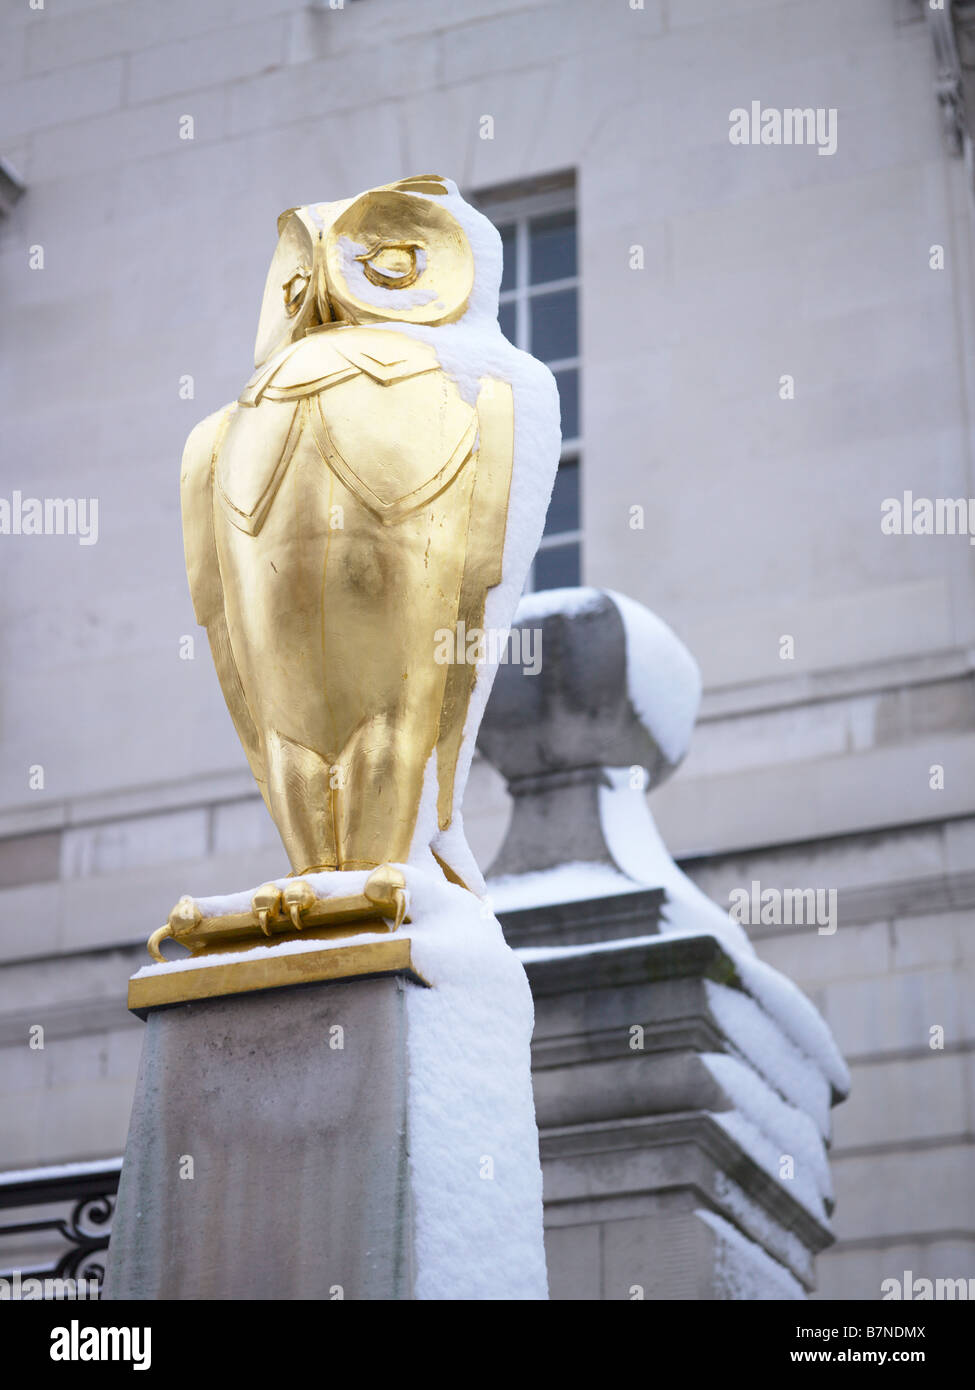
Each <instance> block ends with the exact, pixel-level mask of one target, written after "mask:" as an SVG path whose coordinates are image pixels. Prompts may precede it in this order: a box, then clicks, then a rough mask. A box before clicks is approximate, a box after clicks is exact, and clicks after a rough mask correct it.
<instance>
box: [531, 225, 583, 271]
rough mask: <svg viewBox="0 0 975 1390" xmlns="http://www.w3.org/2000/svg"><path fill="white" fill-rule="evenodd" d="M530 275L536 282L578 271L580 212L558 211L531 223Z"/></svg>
mask: <svg viewBox="0 0 975 1390" xmlns="http://www.w3.org/2000/svg"><path fill="white" fill-rule="evenodd" d="M528 266H529V270H528V278H529V282H530V283H531V284H532V285H541V284H544V283H545V281H546V280H564V279H566V278H567V277H568V276H570V275H575V273H576V215H575V213H574V212H557V213H555V214H553V215H552V216H550V217H533V218H532V219H531V221H530V222H529V224H528Z"/></svg>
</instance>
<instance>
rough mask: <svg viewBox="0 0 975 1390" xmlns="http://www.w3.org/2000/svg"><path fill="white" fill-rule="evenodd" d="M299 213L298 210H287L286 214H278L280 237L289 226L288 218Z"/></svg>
mask: <svg viewBox="0 0 975 1390" xmlns="http://www.w3.org/2000/svg"><path fill="white" fill-rule="evenodd" d="M297 211H298V208H285V210H284V212H281V213H278V236H280V235H281V233H282V232H283V231H284V229H285V227H286V226H287V223H288V218H289V217H290V216H291V214H292V213H293V212H297Z"/></svg>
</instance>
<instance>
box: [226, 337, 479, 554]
mask: <svg viewBox="0 0 975 1390" xmlns="http://www.w3.org/2000/svg"><path fill="white" fill-rule="evenodd" d="M309 437H310V438H311V439H312V440H313V441H314V445H315V447H316V448H317V451H318V454H319V455H320V457H321V461H322V467H323V468H327V469H330V470H331V471H332V473H333V474H334V475H335V476H336V477H337V478H338V479H339V481H340V482H341V483H342V484H343V485H344V486H345V487H346V488H347V489H348V490H349V491H350V492H351V493H352V494H353V495H354V496H355V497H356V498H357V499H358V500H359V501H360V502H361V503H362V505H363V506H364V507H366V508H367V509H368V510H369V512H371V513H372V514H373V515H374V516H375V517H376V518H377V519H378V520H379V521H380V522H381V523H383V524H384V525H395V523H396V522H398V521H400V520H402V519H403V518H404V517H406V516H408V515H410V514H411V513H413V512H415V511H416V510H418V509H419V508H421V507H423V506H424V505H425V504H426V503H427V502H429V501H430V500H432V498H434V497H436V496H438V495H439V494H440V493H441V492H443V490H444V489H445V488H447V487H449V486H450V484H451V483H452V482H453V481H454V479H455V478H456V477H457V475H458V474H459V473H460V472H461V470H462V469H463V468H464V466H465V464H467V463H468V461H469V460H470V459H471V458H472V456H473V454H474V451H475V447H476V445H477V438H478V422H477V413H476V411H475V410H474V408H473V407H472V406H470V405H468V404H467V403H466V402H465V401H464V400H463V399H462V397H461V396H460V394H459V392H458V391H457V388H456V386H455V385H454V384H453V382H452V381H451V380H450V378H449V377H448V376H447V375H446V374H445V373H444V371H443V370H442V368H441V366H440V362H439V360H438V358H437V355H436V353H435V351H434V350H433V348H431V347H430V346H428V345H427V344H426V343H422V342H419V341H417V340H416V339H414V338H411V337H409V336H407V335H406V334H402V333H393V332H388V331H386V330H383V329H369V328H362V327H347V328H346V327H342V328H331V329H327V330H324V331H320V332H317V333H315V332H313V333H310V334H309V335H308V336H307V337H305V338H303V339H301V340H300V341H299V342H298V343H295V344H292V345H290V346H289V347H287V348H286V349H284V351H282V352H280V353H278V354H277V355H276V356H275V357H273V358H272V359H271V360H270V362H267V363H265V364H263V366H262V367H261V368H259V369H258V371H257V372H256V373H255V374H254V376H253V377H252V378H251V380H250V381H249V382H248V384H247V386H246V387H245V388H244V391H243V393H242V394H241V396H240V398H239V400H238V402H237V405H236V407H235V408H233V409H232V411H231V413H230V415H229V418H228V420H227V424H226V428H225V431H224V434H223V438H222V439H221V441H220V443H219V447H218V451H217V455H216V460H215V469H214V491H215V498H214V500H215V502H216V503H217V505H218V507H219V508H220V510H221V511H222V512H223V514H224V516H225V517H226V518H227V520H229V521H230V522H231V523H232V524H233V525H234V526H235V527H237V528H238V529H239V530H241V531H243V532H245V533H247V534H249V535H254V536H256V535H257V534H258V533H259V532H260V530H261V527H262V526H263V525H264V521H265V519H266V517H267V516H268V513H269V512H270V509H271V507H272V506H273V504H274V499H275V496H276V495H277V492H278V490H279V488H280V486H281V483H282V481H283V479H284V477H285V475H286V474H287V471H288V466H289V463H290V462H291V459H292V457H293V456H294V453H295V450H296V449H297V447H298V445H299V443H300V442H301V441H302V440H303V439H307V438H309Z"/></svg>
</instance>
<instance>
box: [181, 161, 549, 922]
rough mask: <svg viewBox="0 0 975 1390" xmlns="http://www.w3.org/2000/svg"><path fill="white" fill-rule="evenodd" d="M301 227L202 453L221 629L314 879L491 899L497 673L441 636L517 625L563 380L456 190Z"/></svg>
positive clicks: (200, 535) (186, 471)
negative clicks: (529, 346) (516, 329)
mask: <svg viewBox="0 0 975 1390" xmlns="http://www.w3.org/2000/svg"><path fill="white" fill-rule="evenodd" d="M278 233H279V239H278V245H277V250H276V251H275V253H274V257H273V259H272V261H271V268H270V271H269V273H268V277H267V283H266V287H265V292H264V301H263V305H262V308H261V316H260V322H259V326H258V332H257V343H256V349H255V366H256V370H255V372H254V374H253V376H252V377H251V378H250V380H249V381H248V382H247V384H246V386H245V387H244V389H243V391H242V392H241V395H240V397H239V398H238V400H237V401H235V402H234V403H233V404H232V405H228V406H226V407H225V408H224V409H222V410H219V411H217V412H216V413H215V414H214V415H211V416H210V417H209V418H208V419H206V420H204V421H203V422H202V423H201V424H199V425H197V426H196V428H195V429H194V430H193V432H192V433H191V435H190V437H189V440H188V441H187V444H186V449H185V453H184V456H183V466H182V478H181V492H182V508H183V530H184V542H185V550H186V564H187V571H188V574H189V581H190V588H191V592H192V597H193V604H194V608H195V612H196V616H197V620H198V621H199V622H200V623H201V624H202V625H204V626H205V627H206V630H207V634H208V637H209V641H210V647H211V650H212V653H213V659H214V663H215V665H216V669H217V674H218V676H219V679H220V684H221V686H222V688H223V693H224V697H225V699H226V702H227V705H228V707H229V709H230V713H231V716H232V718H233V721H234V724H235V726H236V729H237V733H238V734H239V736H240V740H241V742H242V744H243V746H244V749H245V751H246V754H247V758H248V761H249V763H250V766H251V769H252V771H253V773H254V776H255V778H256V780H257V783H258V785H259V787H260V789H261V793H262V795H263V797H264V800H265V802H266V803H267V806H268V809H269V811H270V813H271V816H272V818H273V819H274V822H275V824H276V825H277V828H278V830H279V832H280V835H281V838H282V840H283V842H284V845H285V848H286V850H287V852H288V856H289V858H290V861H291V866H292V869H293V871H294V875H295V876H297V875H303V874H309V873H321V872H323V871H329V870H339V871H341V870H359V869H368V870H377V869H378V870H380V874H379V881H380V883H382V882H385V881H386V880H384V879H383V874H384V873H385V874H386V877H387V879H388V878H389V873H388V871H387V870H386V869H385V868H384V866H390V865H404V864H409V863H416V864H421V863H422V864H426V866H427V867H433V866H435V865H439V870H441V871H442V872H443V873H444V874H445V875H446V876H447V877H448V878H449V879H450V880H452V881H454V882H458V883H461V884H462V885H463V886H466V887H468V888H470V889H471V890H472V891H475V892H479V891H482V890H483V880H482V879H481V877H480V874H479V872H478V869H477V866H476V864H475V862H474V859H473V857H472V855H471V853H470V850H469V849H468V847H467V844H466V841H465V839H464V835H463V828H462V822H461V815H460V801H461V797H462V794H463V789H464V783H465V782H466V779H467V773H468V770H469V767H470V762H471V758H472V756H473V749H474V741H475V737H476V733H477V727H478V724H479V722H480V718H481V714H482V713H483V709H484V705H485V703H486V701H487V696H488V693H489V690H490V685H491V681H492V679H493V676H494V672H495V670H496V662H495V664H494V665H493V666H492V665H491V663H490V662H489V661H484V660H480V661H476V662H474V663H472V664H470V663H468V662H467V661H464V660H460V661H458V660H453V661H448V662H445V661H444V660H442V659H438V656H437V652H438V641H440V639H441V637H442V634H443V633H444V631H445V630H449V631H453V630H455V629H457V628H458V626H459V625H460V624H463V625H464V626H463V628H462V629H461V631H463V632H467V633H470V632H471V631H472V630H474V629H482V630H489V631H491V632H497V631H501V632H506V631H507V629H508V627H509V626H510V623H511V620H512V617H513V615H514V610H515V607H516V605H517V601H518V598H519V596H520V594H521V591H522V589H523V587H524V583H525V578H526V575H527V572H528V568H529V566H530V564H531V560H532V556H533V554H534V551H535V549H536V547H537V544H538V540H539V538H540V536H541V531H542V525H543V521H544V514H545V509H546V506H547V503H548V498H549V496H550V493H551V489H552V484H553V481H554V477H555V471H556V468H557V466H558V456H559V428H558V397H557V392H556V388H555V383H554V379H553V378H552V376H551V373H550V372H549V371H548V370H547V368H545V367H543V366H542V365H541V364H540V363H538V362H537V361H535V359H533V358H531V357H530V356H528V355H527V354H525V353H522V352H519V351H517V350H516V349H515V348H513V347H512V346H511V345H510V344H509V343H508V342H507V341H506V340H505V339H504V337H503V336H502V334H501V332H500V329H499V327H498V324H497V308H498V287H499V284H500V278H501V242H500V237H499V235H498V233H497V231H496V230H495V228H494V227H493V226H492V225H491V223H490V222H488V220H487V219H486V218H485V217H484V216H483V215H482V214H480V213H479V212H477V211H476V210H475V209H474V208H473V207H471V206H470V205H469V204H468V203H467V202H465V201H464V199H463V198H462V197H461V196H460V194H459V193H458V191H457V189H456V186H455V185H454V184H453V183H451V182H450V181H448V180H446V179H442V178H439V177H436V176H420V177H416V178H409V179H404V180H402V181H401V182H398V183H394V184H390V185H387V186H385V187H382V188H376V189H371V190H369V191H368V192H366V193H362V194H360V195H359V196H358V197H355V198H350V199H346V200H344V201H341V202H333V203H317V204H310V205H308V206H306V207H299V208H291V209H289V210H288V211H286V212H284V213H282V214H281V216H280V217H279V219H278ZM440 645H441V647H442V641H441V642H440ZM395 877H396V876H395V874H394V875H393V880H392V881H395ZM387 886H388V885H387ZM302 891H304V890H303V889H296V891H295V892H294V893H292V894H291V909H294V907H295V906H296V905H297V908H298V910H297V911H295V910H291V909H289V910H291V916H292V918H293V920H294V921H295V923H296V925H299V926H300V910H301V892H302ZM388 896H389V895H388V894H387V897H388ZM393 897H394V898H395V894H394V895H393ZM376 900H377V901H378V900H379V897H376ZM395 900H396V901H397V902H398V901H399V899H398V898H396V899H395ZM255 901H256V900H255ZM274 910H275V909H274V907H273V905H272V906H271V907H270V908H268V909H267V910H266V911H272V912H273V911H274ZM399 915H400V916H401V915H402V914H401V912H400V914H399ZM262 925H264V926H265V927H266V913H265V918H264V919H262Z"/></svg>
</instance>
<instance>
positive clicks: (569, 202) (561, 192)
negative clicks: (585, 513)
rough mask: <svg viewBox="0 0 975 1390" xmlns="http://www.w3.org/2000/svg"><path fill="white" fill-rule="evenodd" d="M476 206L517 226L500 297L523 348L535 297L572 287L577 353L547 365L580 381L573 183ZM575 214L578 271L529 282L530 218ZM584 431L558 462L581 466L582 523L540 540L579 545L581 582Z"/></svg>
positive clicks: (489, 198)
mask: <svg viewBox="0 0 975 1390" xmlns="http://www.w3.org/2000/svg"><path fill="white" fill-rule="evenodd" d="M472 201H473V202H474V203H475V206H477V208H478V209H479V210H480V211H481V212H483V213H484V215H485V216H486V217H489V218H490V219H491V221H492V222H493V223H494V224H495V226H496V227H499V228H500V227H505V226H513V227H514V229H515V243H514V245H515V257H514V260H515V266H514V271H515V274H514V284H513V285H512V287H511V288H510V289H507V290H502V291H501V293H500V295H499V303H498V307H499V311H500V309H501V306H503V305H505V304H514V307H515V344H514V345H515V346H516V347H519V348H522V349H523V350H524V351H526V352H527V351H530V350H531V349H530V347H529V346H527V345H528V344H529V343H530V337H531V330H530V311H531V301H532V300H533V299H535V298H539V297H541V296H542V295H545V294H554V293H557V292H558V291H560V290H574V291H575V294H576V315H577V324H576V352H575V355H574V356H572V357H560V358H552V359H551V360H550V361H548V362H546V366H547V367H548V368H549V370H550V371H551V372H553V373H554V372H562V371H570V370H574V371H575V372H576V373H577V385H578V386H580V387H581V383H582V335H581V332H580V331H579V330H580V328H581V325H580V323H579V318H580V317H581V314H580V309H581V302H582V275H581V272H580V268H579V243H578V226H579V224H578V202H577V199H576V189H575V181H574V180H572V181H569V180H565V181H561V182H559V183H558V184H556V185H555V186H552V187H549V188H544V189H539V190H537V191H534V192H532V191H528V190H527V189H526V188H525V186H524V185H523V186H522V187H521V188H520V189H512V190H511V192H510V193H508V194H506V193H504V192H498V193H494V192H492V191H491V190H490V189H488V190H485V191H484V192H482V193H481V194H479V195H477V194H475V195H474V196H473V198H472ZM565 212H571V213H574V214H575V216H576V273H575V275H571V276H565V277H563V278H562V279H559V280H545V281H543V282H541V283H540V284H535V285H533V284H532V283H531V282H530V280H529V275H530V269H531V267H530V248H529V226H528V224H529V222H530V221H531V220H532V219H534V218H536V217H545V216H548V215H550V214H557V213H565ZM583 449H584V444H583V430H582V428H581V411H580V426H579V429H578V432H577V433H576V434H575V435H573V436H571V437H563V439H562V446H561V449H560V452H559V466H560V467H561V466H562V464H563V463H568V462H570V461H573V460H574V461H575V462H576V463H577V465H578V467H579V525H578V527H577V528H575V529H574V530H571V531H555V532H553V533H551V534H550V535H543V536H542V538H541V540H540V541H539V543H538V550H539V552H541V551H543V550H554V549H556V548H557V547H559V546H563V545H575V546H576V547H577V549H578V557H579V582H580V583H581V582H582V548H583V547H582V541H583V532H584V526H583V522H582V457H583ZM534 589H535V560H534V559H533V560H532V565H531V570H530V572H529V576H528V581H527V583H526V586H525V591H526V593H528V592H532V591H534Z"/></svg>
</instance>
